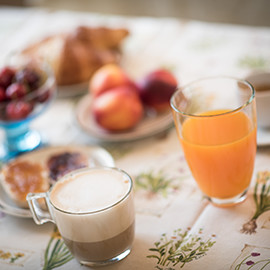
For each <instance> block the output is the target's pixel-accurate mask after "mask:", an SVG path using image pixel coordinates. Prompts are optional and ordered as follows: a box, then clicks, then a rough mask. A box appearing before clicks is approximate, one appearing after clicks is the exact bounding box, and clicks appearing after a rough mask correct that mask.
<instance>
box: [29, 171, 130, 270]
mask: <svg viewBox="0 0 270 270" xmlns="http://www.w3.org/2000/svg"><path fill="white" fill-rule="evenodd" d="M27 200H28V204H29V207H30V210H31V212H32V215H33V219H34V221H35V222H36V223H37V224H43V223H45V222H48V221H51V222H53V223H55V224H56V225H57V227H58V230H59V232H60V234H61V236H62V238H63V240H64V242H65V244H66V245H67V247H68V248H69V250H70V251H71V253H72V254H73V256H74V257H75V258H76V259H77V260H78V261H79V262H80V263H81V264H84V265H88V266H101V265H107V264H110V263H114V262H117V261H119V260H122V259H123V258H125V257H126V256H127V255H128V254H129V253H130V251H131V246H132V242H133V239H134V231H135V211H134V202H133V184H132V179H131V177H130V176H129V175H128V174H127V173H126V172H124V171H122V170H120V169H117V168H108V167H97V168H83V169H79V170H76V171H73V172H70V173H68V174H66V175H65V176H64V177H62V179H60V180H59V181H57V182H56V184H55V185H54V186H53V187H52V188H51V189H50V190H49V191H48V192H46V193H29V194H28V195H27ZM41 201H45V204H46V206H47V208H48V212H47V211H44V210H43V208H44V206H43V205H42V203H41Z"/></svg>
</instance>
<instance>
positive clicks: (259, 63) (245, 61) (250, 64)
mask: <svg viewBox="0 0 270 270" xmlns="http://www.w3.org/2000/svg"><path fill="white" fill-rule="evenodd" d="M269 64H270V62H269V60H268V59H266V58H265V57H262V56H250V55H245V56H243V57H241V58H240V59H238V66H239V67H241V68H249V69H265V68H267V67H269Z"/></svg>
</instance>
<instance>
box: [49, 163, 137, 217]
mask: <svg viewBox="0 0 270 270" xmlns="http://www.w3.org/2000/svg"><path fill="white" fill-rule="evenodd" d="M94 170H106V171H117V172H119V173H121V174H124V175H125V176H127V179H128V180H129V182H130V186H129V189H128V191H127V192H126V194H125V195H124V196H123V197H122V198H120V199H119V200H118V201H116V202H115V203H113V204H111V205H109V206H106V207H104V208H101V209H99V210H94V211H86V212H79V213H78V212H72V211H67V210H63V209H61V208H59V207H57V206H55V205H54V204H53V202H52V201H51V198H50V194H51V192H52V190H53V188H54V186H55V185H56V184H57V183H60V182H63V181H65V180H66V179H67V178H69V177H70V176H71V175H72V174H80V173H82V172H85V171H94ZM132 188H133V181H132V178H131V176H130V175H129V174H128V173H127V172H125V171H124V170H122V169H119V168H116V167H106V166H97V167H84V168H81V169H77V170H74V171H71V172H69V173H67V174H65V175H64V176H63V177H62V178H61V179H60V180H59V181H57V182H56V183H55V184H54V185H53V186H52V187H51V188H50V190H49V191H48V192H46V197H47V199H48V200H49V202H50V204H51V205H52V206H53V208H54V209H56V210H58V211H60V212H62V213H64V214H68V215H73V216H82V215H93V214H97V213H101V212H104V211H106V210H108V209H111V208H113V207H115V206H116V205H118V204H120V203H121V202H122V201H124V200H125V199H126V198H127V197H128V196H129V195H130V193H131V191H132Z"/></svg>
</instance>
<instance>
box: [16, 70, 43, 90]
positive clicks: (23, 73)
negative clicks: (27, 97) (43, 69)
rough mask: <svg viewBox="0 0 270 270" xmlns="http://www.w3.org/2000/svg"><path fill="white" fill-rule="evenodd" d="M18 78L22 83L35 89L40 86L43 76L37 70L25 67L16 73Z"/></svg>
mask: <svg viewBox="0 0 270 270" xmlns="http://www.w3.org/2000/svg"><path fill="white" fill-rule="evenodd" d="M16 80H17V81H18V82H20V83H24V84H27V85H28V86H29V88H30V90H31V91H33V90H35V89H37V88H38V87H39V85H40V82H41V77H40V75H39V74H38V73H37V72H36V71H35V70H33V69H31V68H29V67H25V68H24V69H22V70H19V71H18V72H17V73H16Z"/></svg>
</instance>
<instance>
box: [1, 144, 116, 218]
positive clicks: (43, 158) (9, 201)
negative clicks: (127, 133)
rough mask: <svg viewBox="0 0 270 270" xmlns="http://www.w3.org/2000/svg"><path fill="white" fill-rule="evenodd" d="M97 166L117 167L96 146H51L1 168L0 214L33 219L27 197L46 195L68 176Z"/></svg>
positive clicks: (111, 159) (102, 150)
mask: <svg viewBox="0 0 270 270" xmlns="http://www.w3.org/2000/svg"><path fill="white" fill-rule="evenodd" d="M95 166H107V167H114V166H115V163H114V160H113V158H112V156H111V155H110V154H109V153H108V152H107V151H106V150H105V149H103V148H101V147H97V146H85V145H69V146H52V147H47V148H41V149H39V150H35V151H33V152H29V153H26V154H24V155H21V156H19V157H17V158H15V159H13V160H11V161H9V162H8V163H6V164H4V165H3V166H2V168H1V172H0V211H1V212H4V213H6V214H9V215H12V216H17V217H24V218H29V217H32V214H31V212H30V209H29V208H28V203H27V200H26V196H27V194H28V193H40V192H47V191H48V190H49V189H50V187H51V186H52V185H53V184H54V183H55V182H56V181H58V180H59V179H60V178H61V177H62V176H64V175H65V174H66V173H68V172H70V171H73V170H76V169H80V168H83V167H95Z"/></svg>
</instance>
